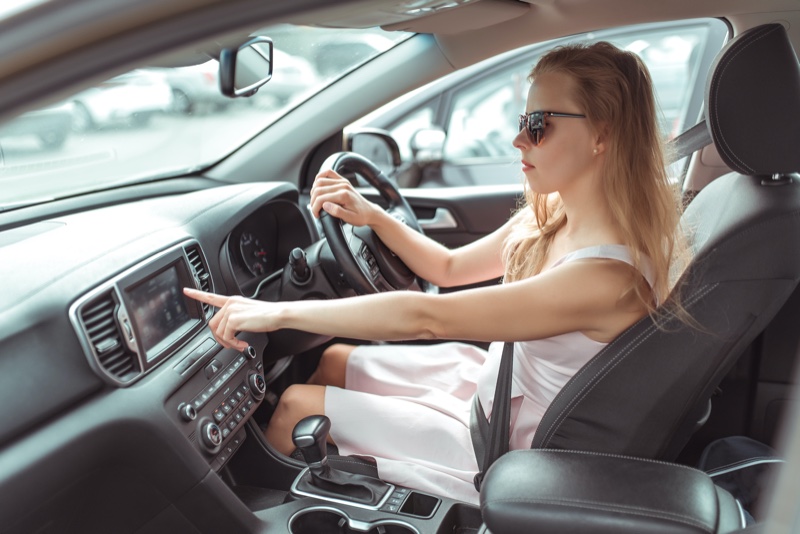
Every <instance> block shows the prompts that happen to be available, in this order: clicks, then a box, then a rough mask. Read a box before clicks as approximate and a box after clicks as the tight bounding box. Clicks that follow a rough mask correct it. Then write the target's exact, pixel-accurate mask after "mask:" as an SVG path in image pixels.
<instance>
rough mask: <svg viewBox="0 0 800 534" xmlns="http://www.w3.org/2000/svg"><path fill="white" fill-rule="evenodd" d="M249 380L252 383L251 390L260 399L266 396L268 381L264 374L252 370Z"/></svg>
mask: <svg viewBox="0 0 800 534" xmlns="http://www.w3.org/2000/svg"><path fill="white" fill-rule="evenodd" d="M247 382H248V383H249V384H250V390H251V392H252V394H253V397H255V398H256V399H258V400H261V399H263V398H264V393H265V392H266V391H267V381H266V380H264V376H263V375H261V374H259V373H256V372H255V371H250V374H249V375H248V377H247Z"/></svg>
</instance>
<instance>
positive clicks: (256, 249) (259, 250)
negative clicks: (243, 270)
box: [239, 232, 269, 276]
mask: <svg viewBox="0 0 800 534" xmlns="http://www.w3.org/2000/svg"><path fill="white" fill-rule="evenodd" d="M239 253H240V254H241V255H242V261H244V265H245V267H247V270H248V271H250V272H251V273H252V274H253V275H254V276H263V275H264V273H266V271H267V263H268V261H269V258H268V256H267V249H265V248H264V245H263V243H261V241H260V240H259V239H258V238H257V237H256V236H255V235H253V234H252V233H250V232H244V233H243V234H242V236H241V237H240V238H239Z"/></svg>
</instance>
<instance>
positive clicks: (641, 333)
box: [544, 325, 655, 445]
mask: <svg viewBox="0 0 800 534" xmlns="http://www.w3.org/2000/svg"><path fill="white" fill-rule="evenodd" d="M654 326H655V325H651V326H649V327H647V328H646V329H645V330H643V331H642V332H640V333H639V334H637V335H636V337H634V338H633V339H631V340H630V341H628V343H627V344H626V345H625V346H624V347H622V350H620V353H622V352H624V351H625V350H627V349H628V347H630V346H631V344H633V343H636V341H637V340H638V339H639V338H640V337H642V336H643V335H645V334H647V332H649V331H650V329H651V328H653V327H654ZM613 347H614V344H613V342H612V344H611V345H609V350H610V349H611V348H613ZM616 357H619V356H616ZM610 363H611V362H610V361H609V362H606V366H608V365H610ZM601 371H602V369H601ZM588 372H589V365H584V366H583V367H581V368H580V369H579V370H578V372H577V373H575V375H574V376H573V378H572V379H573V380H574V379H577V378H580V376H581V375H583V374H584V373H588ZM565 390H566V388H563V389H562V390H561V391H559V392H558V394H557V395H556V396H555V398H554V399H553V402H555V401H556V400H557V399H558V398H559V397H560V396H563V395H566V392H565ZM562 393H563V395H562ZM573 400H574V397H573V399H572V400H570V402H569V403H567V406H569V404H571V403H572V401H573ZM554 424H558V417H556V419H555V420H554V421H553V422H552V423H551V424H550V426H549V427H548V428H547V431H546V432H545V434H544V435H545V439H547V436H548V434H549V433H550V430H551V429H552V428H553V425H554ZM544 445H546V443H544Z"/></svg>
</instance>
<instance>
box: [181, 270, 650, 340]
mask: <svg viewBox="0 0 800 534" xmlns="http://www.w3.org/2000/svg"><path fill="white" fill-rule="evenodd" d="M636 280H638V281H639V282H640V283H641V282H642V279H641V275H640V274H638V272H636V271H635V270H634V269H633V268H632V267H630V266H629V265H627V264H624V263H621V262H617V261H614V260H595V259H592V260H580V261H575V262H571V263H567V264H564V265H562V266H560V267H556V268H554V269H552V270H549V271H547V272H546V273H543V274H541V275H538V276H534V277H532V278H529V279H527V280H522V281H520V282H515V283H511V284H502V285H497V286H492V287H487V288H479V289H472V290H465V291H458V292H454V293H449V294H444V295H429V294H425V293H419V292H412V291H395V292H389V293H380V294H376V295H367V296H363V297H352V298H346V299H338V300H313V301H292V302H263V301H254V300H250V299H246V298H244V297H226V296H221V295H213V294H210V293H203V292H201V291H197V290H193V289H185V290H184V291H185V293H186V295H187V296H189V297H192V298H195V299H197V300H200V301H202V302H206V303H208V304H211V305H212V306H216V307H219V308H220V310H219V312H217V313H216V314H215V315H214V317H213V318H212V319H211V321H210V323H209V326H210V327H211V329H212V331H213V332H214V335H215V337H217V339H218V340H219V341H220V343H222V344H223V345H224V346H226V347H233V348H236V349H238V350H243V349H244V348H245V347H246V345H247V344H246V343H245V342H244V341H240V340H238V339H236V337H235V335H236V334H237V333H238V332H241V331H248V332H270V331H273V330H278V329H282V328H292V329H297V330H304V331H308V332H314V333H317V334H323V335H330V336H341V337H348V338H356V339H365V340H407V339H434V338H436V339H465V340H476V341H520V340H530V339H540V338H546V337H551V336H554V335H558V334H563V333H566V332H573V331H582V332H584V333H585V334H586V335H588V336H589V337H591V338H592V339H596V340H598V341H609V340H611V339H613V338H614V337H616V336H617V335H618V334H619V333H620V332H622V331H623V330H624V329H625V328H627V327H628V326H630V325H631V324H633V323H634V322H635V321H636V320H638V319H639V318H641V317H642V316H643V315H644V313H645V310H644V308H643V306H642V305H641V304H640V303H639V302H638V300H637V299H636V297H635V295H634V294H633V292H631V291H629V289H630V286H631V282H632V281H636ZM645 283H646V282H645ZM376 318H379V319H376Z"/></svg>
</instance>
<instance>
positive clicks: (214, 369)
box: [205, 358, 222, 378]
mask: <svg viewBox="0 0 800 534" xmlns="http://www.w3.org/2000/svg"><path fill="white" fill-rule="evenodd" d="M220 369H222V362H220V361H219V360H218V359H216V358H214V359H213V360H211V363H209V364H208V365H206V368H205V370H206V378H211V377H212V376H214V375H215V374H217V373H218V372H219V370H220Z"/></svg>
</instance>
